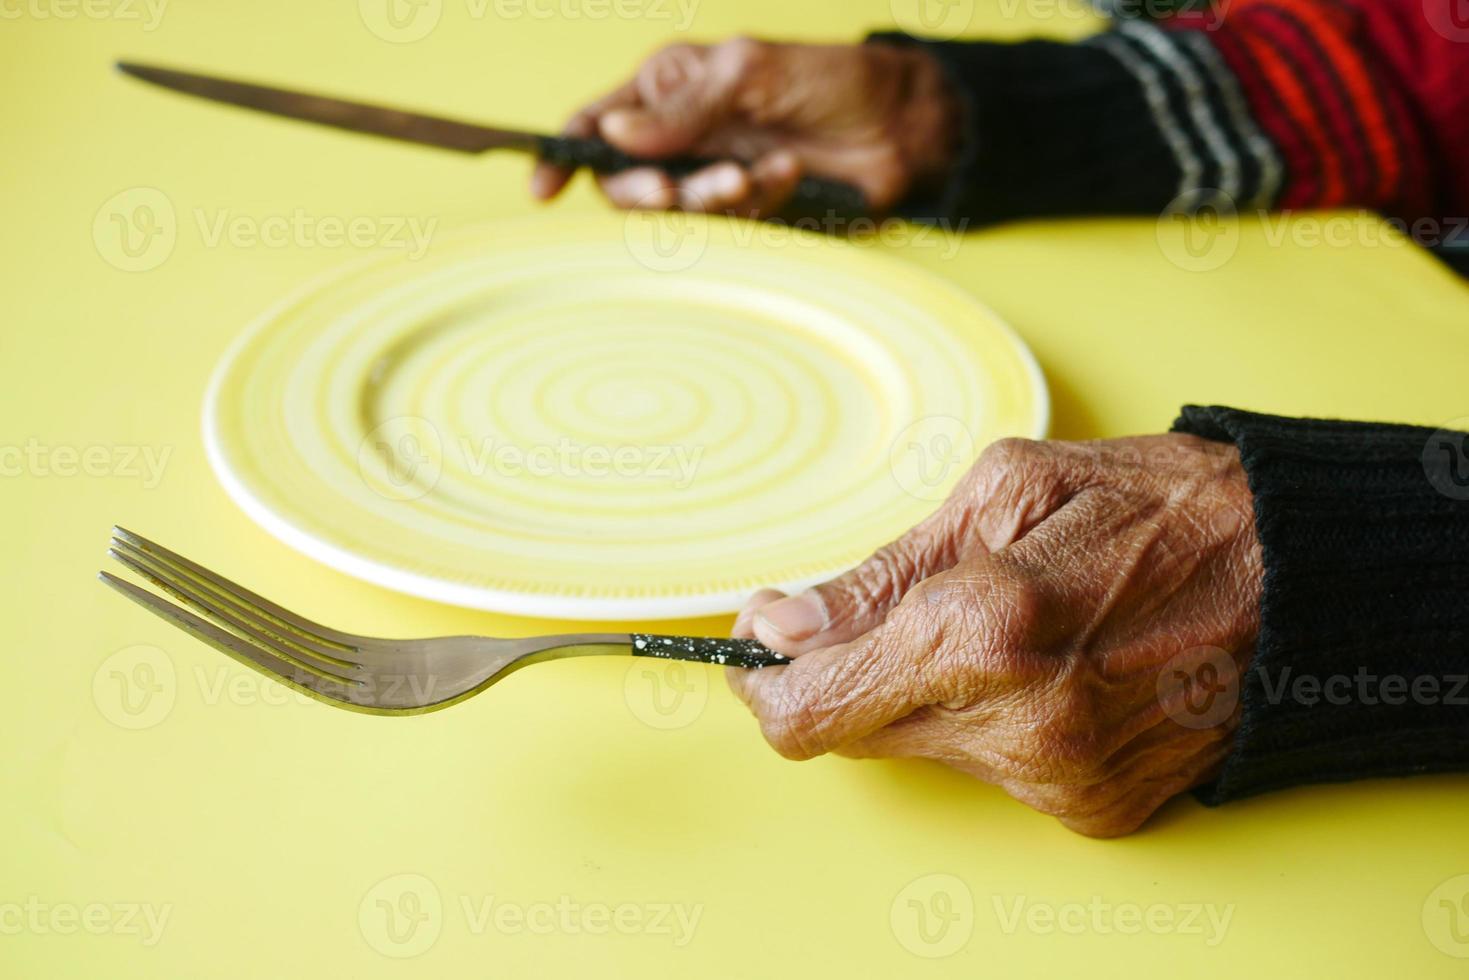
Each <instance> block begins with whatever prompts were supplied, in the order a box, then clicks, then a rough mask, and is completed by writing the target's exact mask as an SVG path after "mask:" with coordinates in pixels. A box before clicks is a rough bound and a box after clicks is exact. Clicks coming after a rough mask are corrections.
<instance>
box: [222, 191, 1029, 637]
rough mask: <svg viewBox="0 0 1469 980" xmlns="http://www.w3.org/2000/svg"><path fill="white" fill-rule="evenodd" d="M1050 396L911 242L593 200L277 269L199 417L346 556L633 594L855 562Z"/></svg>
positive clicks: (429, 570)
mask: <svg viewBox="0 0 1469 980" xmlns="http://www.w3.org/2000/svg"><path fill="white" fill-rule="evenodd" d="M1046 417H1047V400H1046V393H1045V387H1044V383H1043V381H1042V379H1041V375H1040V372H1039V371H1038V370H1037V368H1036V365H1035V362H1034V360H1033V359H1032V358H1031V356H1030V354H1029V352H1028V351H1027V350H1026V349H1025V347H1024V345H1023V344H1022V343H1021V342H1020V340H1018V339H1017V338H1016V337H1015V335H1014V334H1013V333H1011V332H1010V330H1009V329H1007V328H1006V327H1005V326H1004V325H1003V324H1002V323H1001V322H1000V321H999V320H998V319H997V318H996V317H995V316H994V315H993V314H992V313H990V312H989V311H988V310H986V309H985V308H984V307H983V306H982V305H980V304H979V303H978V302H976V301H975V300H974V299H973V298H972V297H971V296H969V295H968V294H967V293H965V292H963V291H962V290H960V289H958V288H956V287H954V286H952V285H950V284H948V283H947V282H945V281H944V280H942V279H939V278H936V277H934V276H933V275H930V274H928V273H926V272H924V271H922V270H920V269H918V268H915V267H913V266H910V265H909V264H907V263H905V262H903V261H901V260H898V259H894V258H891V257H889V256H887V255H884V254H881V253H878V252H876V251H875V250H873V249H870V248H864V247H860V246H857V245H853V244H851V243H848V242H841V241H834V240H831V239H828V238H824V237H821V236H817V235H813V234H803V233H799V232H794V231H791V230H788V229H780V228H772V227H757V226H753V225H750V224H748V223H743V222H730V221H725V220H722V219H713V220H704V219H700V218H696V217H694V216H687V215H674V216H657V215H647V214H634V215H631V216H629V217H627V218H626V219H623V218H621V217H617V216H612V215H605V216H604V215H580V216H563V217H557V218H551V219H547V218H545V217H541V218H538V219H536V220H535V221H525V222H514V223H506V224H496V225H487V226H481V227H478V228H474V229H470V230H466V231H463V232H460V233H458V234H456V235H454V236H452V237H441V238H439V239H436V240H435V241H434V242H433V243H432V245H431V246H430V248H429V249H428V251H427V253H426V254H425V255H424V256H422V257H421V258H418V259H416V260H413V259H410V258H408V257H406V256H395V257H392V258H374V259H373V260H371V261H369V262H367V263H365V264H360V265H358V266H356V267H353V268H351V269H350V270H348V271H347V272H345V273H343V274H339V275H336V276H334V277H333V278H331V279H330V280H328V281H326V282H323V283H318V284H315V285H313V286H312V287H310V288H308V289H307V290H305V291H302V292H300V293H298V294H297V295H295V296H293V297H291V298H290V299H289V300H287V301H286V302H285V303H283V304H281V305H280V306H279V307H277V308H276V309H274V310H272V311H271V312H270V313H269V314H267V315H266V316H265V317H264V318H263V319H262V320H261V321H260V322H259V323H258V324H256V325H255V326H254V327H253V328H252V329H251V330H250V331H249V332H248V333H247V334H246V335H245V336H243V337H242V338H241V339H240V340H239V341H238V342H237V343H236V344H235V345H234V347H233V348H232V349H231V350H230V352H229V353H228V355H227V356H226V358H225V360H224V362H223V364H221V366H220V368H219V370H218V372H217V374H216V375H215V378H214V380H213V383H212V384H211V386H210V391H209V396H208V399H207V404H206V411H205V438H206V443H207V447H208V451H209V457H210V461H211V463H212V464H213V466H214V468H215V470H216V472H217V473H218V474H219V477H220V479H221V480H222V481H223V483H224V485H225V487H226V488H227V490H228V491H229V493H230V495H231V496H232V497H233V499H234V500H235V501H236V502H237V503H238V504H239V505H240V506H241V507H243V508H244V509H245V511H246V512H247V513H249V515H250V516H251V517H252V518H253V519H255V520H256V521H258V522H259V523H260V524H261V525H263V526H264V527H265V528H266V529H267V530H269V531H270V532H271V533H272V534H274V535H275V536H277V537H279V538H280V539H281V540H283V541H285V542H286V543H288V544H290V545H292V546H293V547H295V548H297V549H299V550H301V551H303V552H305V553H306V554H308V555H310V556H312V557H314V558H316V559H318V560H320V561H322V562H325V563H326V564H328V565H330V566H332V567H334V568H338V569H340V570H342V571H344V572H347V573H349V574H352V575H356V576H359V577H361V578H363V579H366V580H368V581H371V582H375V583H377V584H379V585H383V586H386V587H388V588H392V589H397V590H400V591H403V592H407V593H411V594H413V595H417V596H422V597H425V598H429V599H435V600H438V601H441V602H447V603H453V604H457V605H462V606H472V607H476V608H482V609H491V610H496V611H500V612H507V613H517V614H522V615H533V616H541V617H549V618H559V619H628V620H630V619H639V620H642V619H664V618H672V617H681V616H695V615H706V614H713V613H722V612H728V611H730V610H733V609H735V608H737V607H738V605H739V604H740V602H742V601H743V599H744V598H745V597H746V596H747V595H749V594H750V593H751V592H752V591H754V590H755V589H757V588H760V587H763V586H775V587H777V588H783V589H794V588H799V587H801V586H803V585H806V584H810V583H813V582H817V581H820V580H822V579H825V578H828V577H830V576H831V575H834V574H836V573H839V572H841V571H842V570H843V569H846V568H849V567H851V566H852V565H854V564H856V563H857V562H859V561H861V560H862V559H863V558H864V557H865V556H866V555H868V554H869V553H871V551H872V550H873V549H874V548H876V547H878V546H879V545H881V544H883V543H884V542H886V541H889V540H891V539H892V538H894V537H896V536H898V535H899V534H901V533H902V532H903V531H904V530H905V529H906V528H908V527H910V526H911V525H912V524H914V523H915V522H916V521H918V520H919V519H921V518H922V517H923V516H925V515H926V514H927V513H929V512H930V511H931V510H932V509H933V508H934V507H935V506H936V505H937V503H938V501H940V500H941V499H942V498H943V497H944V495H945V494H946V492H947V491H948V489H949V488H950V487H951V486H952V485H953V483H954V482H955V481H956V480H957V479H958V478H959V476H960V475H961V474H962V473H963V471H964V469H965V468H966V467H967V466H968V464H969V462H970V461H972V459H973V458H974V456H975V455H976V454H977V452H978V450H980V449H982V448H983V447H984V445H985V444H987V443H989V442H990V441H992V440H994V439H997V438H1000V437H1003V436H1011V435H1023V436H1032V437H1036V436H1041V435H1043V434H1044V432H1045V427H1046Z"/></svg>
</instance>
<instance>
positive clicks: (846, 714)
mask: <svg viewBox="0 0 1469 980" xmlns="http://www.w3.org/2000/svg"><path fill="white" fill-rule="evenodd" d="M932 612H933V610H927V609H924V610H920V609H917V608H914V609H913V610H911V611H910V613H909V614H907V615H896V614H895V615H894V616H893V617H892V618H890V619H889V620H888V621H887V622H886V623H885V624H884V625H883V626H881V627H879V628H878V629H876V630H873V631H872V632H871V633H868V634H865V635H864V636H862V637H860V638H859V639H858V640H856V641H855V642H853V643H849V644H839V645H837V646H833V647H828V648H826V649H822V650H813V651H810V652H808V653H806V654H805V655H803V656H801V657H799V658H797V659H796V660H794V661H793V662H792V663H790V664H789V665H787V666H785V667H780V668H778V669H770V670H758V671H751V670H746V671H731V672H730V675H731V676H730V685H731V686H732V687H733V688H734V690H735V693H736V694H738V695H739V696H740V698H741V699H742V700H744V701H745V703H746V704H747V705H749V707H750V710H751V711H753V712H754V714H755V717H756V718H757V719H758V720H759V722H760V728H761V731H762V732H763V733H764V735H765V738H766V740H767V741H769V742H770V744H771V745H772V746H773V747H774V748H775V750H776V751H777V752H779V753H780V754H781V755H783V756H785V757H786V758H788V759H809V758H813V757H814V756H818V755H821V754H822V753H824V752H829V751H831V750H832V749H835V748H838V747H840V746H842V745H846V744H848V743H850V742H852V741H854V740H856V739H860V738H863V737H866V736H868V735H870V734H872V733H873V732H875V731H877V730H878V729H880V728H882V727H883V726H885V725H889V724H891V723H892V722H894V721H897V720H898V719H899V718H903V717H906V716H907V715H909V714H911V713H912V712H913V711H914V710H915V709H917V708H920V707H922V706H924V705H926V704H932V703H935V702H936V701H939V700H943V699H944V698H945V697H946V696H947V694H946V692H947V684H948V682H949V681H953V682H954V683H956V684H957V683H960V682H961V681H962V678H960V677H959V676H957V675H955V676H952V677H948V678H939V679H938V682H937V684H934V683H931V682H930V679H929V678H930V671H929V670H928V669H927V668H926V665H925V663H924V661H926V660H928V659H929V658H930V657H931V656H932V654H933V642H934V638H935V637H936V636H938V635H939V634H938V633H936V632H935V631H934V630H933V629H932V628H931V626H928V625H921V624H919V623H917V622H915V619H916V618H917V617H919V616H922V615H927V614H931V613H932Z"/></svg>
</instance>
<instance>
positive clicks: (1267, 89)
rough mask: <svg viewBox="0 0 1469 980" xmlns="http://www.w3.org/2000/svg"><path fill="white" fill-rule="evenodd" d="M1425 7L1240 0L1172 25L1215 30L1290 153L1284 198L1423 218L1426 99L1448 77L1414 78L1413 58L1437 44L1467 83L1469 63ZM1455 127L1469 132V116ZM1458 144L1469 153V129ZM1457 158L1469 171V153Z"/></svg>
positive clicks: (1257, 108)
mask: <svg viewBox="0 0 1469 980" xmlns="http://www.w3.org/2000/svg"><path fill="white" fill-rule="evenodd" d="M1422 11H1423V8H1422V6H1421V5H1420V4H1419V2H1418V0H1232V2H1230V3H1227V4H1226V5H1223V6H1222V7H1221V8H1220V10H1216V11H1215V12H1214V14H1213V15H1212V18H1207V17H1198V16H1193V17H1180V18H1176V19H1175V22H1174V24H1173V25H1172V26H1173V27H1174V29H1178V30H1202V31H1208V32H1209V36H1210V39H1211V40H1212V41H1213V42H1214V44H1215V47H1216V48H1217V49H1218V50H1219V53H1220V55H1221V56H1222V57H1223V58H1224V60H1225V62H1226V63H1227V64H1228V65H1229V67H1230V69H1231V71H1233V72H1234V73H1235V75H1236V76H1237V77H1238V79H1239V82H1240V86H1241V88H1242V90H1243V91H1244V93H1245V97H1246V100H1247V101H1248V102H1249V104H1250V110H1251V112H1252V114H1253V115H1254V116H1255V118H1256V120H1257V121H1258V123H1259V124H1260V126H1261V128H1262V129H1263V130H1264V131H1265V132H1266V133H1267V134H1268V135H1269V136H1270V138H1271V139H1272V140H1273V141H1274V142H1275V143H1276V145H1277V146H1279V147H1280V151H1281V154H1282V157H1283V158H1284V161H1285V168H1286V173H1287V180H1286V183H1285V185H1284V187H1283V189H1282V191H1281V194H1280V198H1279V200H1278V202H1277V203H1278V204H1279V205H1280V206H1282V207H1295V208H1306V207H1340V206H1345V205H1358V206H1365V207H1374V208H1379V209H1382V210H1385V211H1387V212H1388V213H1392V214H1402V215H1419V214H1424V213H1429V212H1431V211H1432V210H1434V209H1435V207H1436V203H1435V200H1434V198H1435V195H1434V194H1433V192H1432V191H1433V178H1434V176H1435V174H1434V173H1433V172H1432V171H1431V170H1430V168H1429V166H1428V163H1427V161H1428V160H1429V159H1430V155H1431V153H1432V152H1434V151H1435V150H1436V148H1430V146H1429V145H1427V144H1428V142H1429V137H1431V136H1432V135H1433V134H1432V133H1431V132H1425V127H1424V125H1423V122H1424V121H1425V117H1428V118H1431V117H1432V109H1431V108H1429V109H1428V111H1425V105H1424V104H1423V101H1424V99H1425V97H1427V98H1429V99H1432V100H1435V102H1436V100H1438V99H1439V98H1441V97H1442V95H1441V93H1439V92H1438V90H1439V89H1442V88H1443V84H1442V82H1440V83H1434V82H1432V81H1428V82H1426V83H1425V81H1424V80H1423V79H1422V78H1418V79H1414V78H1411V77H1408V72H1407V69H1408V66H1410V65H1411V64H1412V63H1413V60H1414V58H1415V57H1416V58H1422V57H1423V55H1424V54H1425V52H1427V53H1431V54H1432V55H1433V56H1434V59H1435V63H1436V64H1439V65H1440V66H1441V65H1443V64H1447V65H1449V66H1451V67H1452V66H1457V69H1458V70H1457V71H1449V72H1448V73H1447V75H1448V76H1449V77H1456V78H1457V79H1459V81H1458V83H1457V84H1458V85H1459V86H1460V88H1461V89H1462V87H1463V84H1462V78H1463V74H1462V70H1463V69H1465V68H1469V58H1466V56H1465V50H1464V49H1465V47H1466V45H1464V44H1457V45H1452V46H1448V47H1446V46H1445V44H1444V41H1445V39H1444V38H1443V37H1441V36H1435V35H1434V34H1433V32H1432V31H1431V30H1429V26H1430V25H1429V23H1428V20H1427V19H1426V18H1425V17H1424V16H1423V12H1422ZM1435 85H1437V88H1435ZM1440 115H1442V114H1441V113H1440ZM1446 118H1451V117H1446ZM1458 129H1459V130H1460V131H1461V135H1462V134H1469V124H1464V123H1459V124H1458ZM1437 152H1438V153H1439V155H1440V156H1442V150H1437ZM1454 152H1456V153H1460V154H1463V153H1466V152H1469V135H1463V138H1462V140H1461V141H1460V143H1458V144H1456V148H1455V150H1454ZM1452 166H1453V168H1454V169H1456V170H1457V171H1458V172H1460V173H1463V172H1469V159H1465V158H1464V157H1463V156H1460V158H1459V159H1457V160H1454V161H1453V162H1452ZM1464 190H1466V191H1469V187H1465V188H1464ZM1441 196H1442V195H1440V197H1441ZM1464 199H1465V198H1464V197H1462V196H1461V197H1460V200H1461V201H1462V200H1464ZM1437 209H1438V210H1442V202H1441V201H1440V202H1438V203H1437Z"/></svg>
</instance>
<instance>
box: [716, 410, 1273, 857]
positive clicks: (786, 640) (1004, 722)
mask: <svg viewBox="0 0 1469 980" xmlns="http://www.w3.org/2000/svg"><path fill="white" fill-rule="evenodd" d="M1261 578H1262V571H1261V555H1260V547H1259V543H1258V541H1257V539H1256V536H1255V527H1254V516H1253V510H1252V498H1251V494H1250V490H1249V486H1248V484H1247V482H1246V479H1245V474H1244V471H1243V469H1242V468H1241V466H1240V462H1239V456H1238V452H1237V450H1236V449H1235V448H1234V447H1233V446H1226V445H1222V444H1219V443H1213V442H1209V441H1206V440H1202V439H1199V438H1196V437H1194V436H1187V435H1159V436H1146V437H1140V438H1132V439H1118V440H1111V441H1103V442H1092V443H1064V442H1026V441H1020V440H1008V441H1005V442H1001V443H997V444H996V445H994V446H992V447H991V448H990V449H989V450H988V451H987V452H986V453H984V455H983V456H982V457H981V458H980V460H979V462H978V463H977V464H975V466H974V468H973V469H972V470H971V471H970V472H969V473H968V474H967V475H966V476H965V478H964V479H963V481H962V482H961V483H960V484H959V486H958V487H957V488H956V489H955V491H954V492H953V494H952V495H951V496H950V498H949V499H948V501H947V502H946V503H945V504H944V505H943V506H942V507H941V508H940V509H939V510H938V511H937V512H936V513H934V515H933V516H932V517H930V518H929V519H928V520H926V521H924V522H923V523H922V524H920V525H918V526H917V527H915V528H914V529H913V530H912V531H911V532H909V533H908V534H907V535H906V536H904V537H903V538H902V539H900V540H898V541H896V542H894V543H893V544H891V545H889V546H887V547H885V548H883V549H882V550H881V551H879V552H878V553H877V554H875V555H873V556H872V557H871V558H870V559H868V560H867V562H865V563H864V564H863V565H862V566H860V567H859V568H857V569H856V570H854V571H852V572H850V573H848V574H846V575H843V576H842V577H840V578H838V579H835V580H833V581H831V582H828V583H826V584H824V585H820V586H818V587H816V588H815V589H812V590H810V591H808V592H805V593H802V594H800V595H798V596H793V597H789V598H783V597H781V595H780V593H777V592H770V591H767V592H764V593H761V594H759V595H757V596H756V597H755V598H754V599H752V600H751V602H750V604H749V605H748V606H747V607H746V609H745V610H744V612H742V613H741V614H740V617H739V619H738V621H737V622H736V626H735V631H736V634H737V635H743V636H750V635H754V636H757V637H758V638H759V639H760V640H761V641H762V642H764V643H765V644H766V645H768V646H770V647H771V648H773V649H775V650H779V651H780V652H782V653H786V654H788V655H792V656H795V657H797V659H796V660H795V662H794V663H792V664H791V665H790V666H788V667H783V668H781V669H779V670H763V671H743V670H736V671H731V672H730V681H731V684H732V686H733V687H734V689H735V692H736V693H737V694H739V696H740V697H741V698H743V699H744V700H745V701H746V702H747V703H748V704H749V706H750V707H751V709H752V710H753V711H754V712H755V714H756V716H757V717H758V718H759V720H760V725H761V728H762V729H763V730H764V733H765V737H766V738H767V739H768V740H769V741H770V743H771V744H772V745H774V746H775V748H776V749H777V751H779V752H780V753H781V754H782V755H785V756H786V757H788V758H791V759H807V758H811V757H812V756H817V755H820V754H822V753H825V752H839V753H841V754H843V755H851V756H859V757H878V756H918V757H926V758H931V759H937V760H940V761H942V762H945V763H947V764H949V765H951V766H954V767H956V768H958V769H961V770H963V771H965V772H968V773H971V774H973V775H975V776H978V777H979V778H980V779H983V780H986V781H988V782H992V783H995V784H997V785H999V786H1001V787H1003V788H1004V789H1005V790H1006V791H1007V792H1009V793H1010V794H1011V795H1012V796H1014V797H1016V798H1017V799H1019V800H1021V801H1022V802H1024V803H1026V804H1028V805H1030V806H1032V807H1035V808H1036V809H1038V810H1042V811H1044V812H1046V813H1050V814H1054V815H1055V816H1057V817H1059V818H1060V819H1061V821H1062V822H1063V823H1064V824H1065V825H1066V826H1068V827H1070V828H1071V829H1073V830H1076V831H1079V832H1081V833H1084V834H1089V835H1093V836H1099V837H1100V836H1115V835H1119V834H1125V833H1128V832H1130V831H1132V830H1134V829H1136V828H1137V827H1138V826H1139V825H1140V824H1141V823H1142V822H1143V821H1144V820H1146V819H1147V817H1148V816H1149V814H1151V813H1152V812H1153V811H1154V810H1156V809H1157V808H1158V807H1159V806H1160V805H1161V804H1162V803H1163V802H1164V801H1165V800H1167V799H1168V798H1169V797H1171V796H1173V795H1174V794H1176V793H1179V792H1181V791H1183V790H1185V789H1188V788H1189V787H1191V786H1194V785H1197V784H1199V783H1201V782H1205V781H1208V780H1209V779H1210V778H1211V776H1212V775H1213V774H1214V773H1215V772H1217V770H1218V768H1219V766H1220V764H1221V762H1222V761H1223V759H1224V757H1225V755H1226V754H1227V753H1228V751H1229V748H1230V741H1231V736H1232V734H1233V731H1234V729H1235V727H1236V725H1237V723H1238V717H1239V708H1238V698H1237V697H1236V696H1235V693H1236V692H1237V689H1238V688H1237V685H1238V679H1239V675H1240V673H1242V672H1243V670H1244V668H1245V667H1246V666H1247V664H1248V660H1249V658H1250V656H1251V653H1252V650H1253V645H1254V640H1255V635H1256V632H1257V630H1258V623H1259V602H1260V592H1261V587H1262V583H1261Z"/></svg>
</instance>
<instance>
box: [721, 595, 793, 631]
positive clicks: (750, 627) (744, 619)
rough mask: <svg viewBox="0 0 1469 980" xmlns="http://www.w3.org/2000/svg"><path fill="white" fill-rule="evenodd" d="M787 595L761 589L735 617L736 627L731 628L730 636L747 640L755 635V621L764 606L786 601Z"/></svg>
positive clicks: (746, 602)
mask: <svg viewBox="0 0 1469 980" xmlns="http://www.w3.org/2000/svg"><path fill="white" fill-rule="evenodd" d="M784 598H785V593H784V592H781V591H780V590H779V589H761V590H760V591H759V592H756V593H755V594H754V595H752V596H750V598H749V599H748V600H746V601H745V605H744V608H742V609H741V610H740V613H739V615H738V616H736V617H735V621H734V626H733V627H731V628H730V631H729V635H730V636H733V637H736V638H738V639H742V640H747V639H750V638H751V637H753V636H754V635H755V626H754V619H755V613H757V612H758V611H759V610H760V608H761V607H762V606H768V605H770V603H772V602H775V601H776V600H778V599H784Z"/></svg>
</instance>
